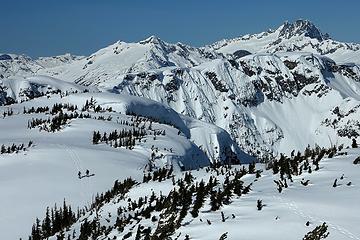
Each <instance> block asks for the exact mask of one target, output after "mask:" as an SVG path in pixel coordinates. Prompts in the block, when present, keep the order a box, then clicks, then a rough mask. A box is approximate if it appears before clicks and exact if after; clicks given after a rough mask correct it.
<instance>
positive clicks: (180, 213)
mask: <svg viewBox="0 0 360 240" xmlns="http://www.w3.org/2000/svg"><path fill="white" fill-rule="evenodd" d="M359 59H360V45H359V44H350V43H342V42H337V41H335V40H332V39H331V38H330V36H329V35H328V34H324V33H322V32H321V31H320V30H319V29H318V28H317V27H316V26H315V25H314V24H313V23H311V22H309V21H306V20H298V21H296V22H294V23H289V22H286V23H284V24H283V25H281V26H280V27H279V28H278V29H277V30H269V31H267V32H263V33H260V34H253V35H246V36H242V37H239V38H236V39H230V40H222V41H220V42H217V43H214V44H211V45H208V46H204V47H200V48H197V47H191V46H188V45H184V44H181V43H176V44H172V43H167V42H164V41H162V40H161V39H159V38H157V37H155V36H151V37H149V38H147V39H145V40H143V41H140V42H137V43H126V42H122V41H119V42H116V43H115V44H112V45H110V46H108V47H105V48H103V49H100V50H99V51H97V52H95V53H93V54H91V55H90V56H86V57H79V56H73V55H71V54H65V55H61V56H54V57H43V58H38V59H32V58H30V57H27V56H24V55H14V54H0V114H1V116H2V118H1V119H0V130H1V134H0V192H1V193H4V195H6V196H11V197H9V198H7V197H5V198H0V212H1V215H2V217H1V218H0V239H19V238H20V237H21V238H23V239H25V238H27V237H26V236H28V235H29V234H30V230H31V224H32V223H33V221H34V220H35V218H36V217H39V218H42V216H43V215H42V214H43V213H44V211H45V210H46V207H47V206H54V203H56V204H57V207H58V208H59V206H60V205H62V204H61V203H62V202H63V199H64V198H66V202H67V203H68V204H71V205H72V207H73V210H74V209H76V208H77V207H79V208H80V209H81V210H79V212H78V214H77V216H70V217H69V216H66V217H64V219H62V222H63V223H62V224H64V225H61V224H60V225H61V226H60V225H56V224H57V223H55V222H56V221H55V220H54V219H56V218H59V216H57V217H56V216H55V215H56V212H57V210H56V209H53V211H54V217H53V219H50V220H49V219H47V220H46V217H45V219H44V221H42V222H39V224H42V225H41V227H40V225H39V226H37V224H35V226H34V228H33V232H32V233H31V234H32V236H33V239H32V240H38V239H44V238H45V239H46V238H47V237H49V236H52V237H51V239H62V236H63V235H64V236H66V238H68V237H69V236H70V238H73V239H81V240H83V239H87V238H86V237H88V238H89V237H90V236H91V237H92V238H93V239H137V240H139V239H149V238H146V237H150V236H151V238H150V239H167V238H165V237H164V236H165V235H161V234H164V233H167V234H168V235H169V236H168V235H166V236H167V237H171V239H193V238H194V239H219V237H220V236H222V238H220V239H225V238H226V237H228V238H229V239H238V238H239V237H240V236H241V237H242V238H244V239H255V238H256V239H259V238H260V239H262V238H264V237H265V236H266V237H267V236H272V238H270V239H281V238H286V239H301V238H302V236H304V235H305V234H306V233H307V232H309V231H311V230H312V229H314V228H315V227H316V226H317V225H319V224H322V223H323V222H326V223H327V225H326V226H328V230H329V231H330V239H360V235H359V234H360V233H359V232H358V231H357V230H356V226H355V225H354V223H357V220H358V216H359V215H356V214H354V215H353V216H346V217H344V218H341V219H339V218H337V217H336V216H335V215H333V214H332V212H329V211H327V210H326V211H323V210H321V209H322V208H321V206H324V205H327V206H329V207H330V208H332V209H334V214H335V213H336V214H339V213H343V214H345V213H346V215H349V214H350V213H351V212H353V209H352V208H353V207H354V206H355V205H356V204H355V200H354V199H357V195H356V194H357V193H358V187H357V186H358V181H359V176H358V174H357V172H356V169H355V168H356V167H357V165H358V163H359V162H360V160H357V161H356V160H355V161H354V159H356V157H357V156H358V155H359V151H358V150H357V149H355V148H356V147H357V146H356V145H357V144H356V141H357V142H359V141H360V137H359V136H360V120H359V119H360V65H359V64H360V61H359ZM349 147H352V148H354V150H350V149H348V148H349ZM298 151H299V153H298V154H296V153H297V152H298ZM284 154H285V155H284ZM285 156H287V157H285ZM290 158H291V159H290ZM321 159H323V160H322V161H321V162H320V160H321ZM253 161H259V162H263V163H262V164H257V168H256V169H254V168H255V166H254V165H253V164H252V162H253ZM319 162H320V165H319ZM239 163H241V164H246V165H243V166H236V167H234V168H229V167H219V165H221V164H239ZM249 163H250V164H249ZM265 163H266V164H265ZM247 164H249V165H247ZM209 166H211V168H210V167H209ZM245 166H246V167H245ZM170 169H171V170H170ZM184 170H188V172H186V174H185V173H184ZM189 173H190V174H191V175H192V177H189V176H190V175H189ZM164 174H165V175H164ZM162 175H164V176H162ZM129 176H131V177H132V178H133V180H134V181H136V183H135V182H132V181H130V180H129V181H128V182H125V183H123V184H124V185H122V183H120V182H122V181H123V180H124V179H126V178H127V177H129ZM160 176H162V177H160ZM214 177H215V178H217V181H213V180H214ZM279 178H280V179H279ZM117 179H118V180H119V181H118V182H116V183H115V185H114V181H115V180H117ZM210 179H212V180H211V181H210ZM240 179H241V180H240ZM334 179H339V182H337V181H338V180H335V182H333V181H334ZM202 180H203V182H204V183H205V185H206V187H205V188H204V189H203V190H204V191H205V190H206V193H205V195H202V194H201V193H199V192H198V191H200V190H199V188H201V187H199V186H200V182H201V181H202ZM274 182H275V184H276V185H274ZM134 184H135V185H134ZM14 186H16V188H14ZM112 186H113V188H112V190H111V191H108V192H107V193H104V194H103V195H98V196H96V194H97V193H100V192H105V191H106V189H111V187H112ZM335 188H336V191H332V190H334V189H335ZM279 189H281V190H279ZM29 191H31V193H30V194H24V193H28V192H29ZM282 191H284V192H282ZM340 193H341V194H343V195H345V196H346V197H345V198H343V197H342V196H339V195H338V194H340ZM176 194H178V195H176ZM179 194H180V195H179ZM186 194H190V198H189V197H188V195H186ZM199 195H200V196H201V199H200V200H199V199H198V200H196V199H197V198H198V196H199ZM241 195H246V196H245V197H244V196H242V197H241ZM235 196H236V197H235ZM353 196H355V197H353ZM141 199H142V200H141ZM150 199H152V200H150ZM174 199H176V200H174ZM189 199H190V200H189ZM217 199H220V200H219V201H220V202H218V203H216V201H217ZM344 199H345V200H344ZM134 200H136V203H134V202H133V201H134ZM262 201H264V202H263V203H264V204H265V205H263V204H262ZM140 203H141V204H140ZM187 203H190V204H187ZM195 203H196V204H195ZM14 204H16V206H17V207H16V208H14V207H13V206H14ZM59 204H60V205H59ZM94 204H95V205H94ZM199 204H200V205H201V206H199ZM214 204H215V205H216V204H218V205H219V206H217V205H216V206H215V207H214V206H213V205H214ZM256 204H257V206H256ZM64 206H65V205H63V207H62V210H64V209H65V207H64ZM83 206H86V207H84V208H83ZM222 206H223V207H222ZM197 207H199V208H200V209H201V208H202V207H203V209H202V210H199V209H198V212H197V213H196V212H195V213H194V212H193V211H195V210H194V209H196V208H197ZM263 207H264V210H262V211H261V212H260V210H261V209H262V208H263ZM215 208H216V209H215ZM220 209H221V210H220ZM62 210H61V211H62ZM190 210H191V211H192V212H191V213H188V212H189V211H190ZM61 211H60V212H61ZM169 211H170V212H169ZM50 212H51V211H50V210H49V218H51V217H50V215H51V213H50ZM69 212H70V213H71V211H70V210H69ZM221 212H222V213H221ZM149 214H150V215H149ZM194 214H195V215H196V214H198V216H194ZM60 215H61V214H60ZM63 215H64V212H63ZM65 215H66V214H65ZM65 215H64V216H65ZM70 215H71V214H70ZM20 216H21V217H20ZM49 221H50V223H49ZM54 221H55V222H54ZM14 222H16V224H13V223H14ZM225 222H226V224H227V225H224V223H225ZM279 222H281V224H279ZM47 224H50V225H47ZM210 225H211V226H212V227H213V228H210ZM255 225H257V226H258V227H259V226H261V228H262V229H264V231H263V232H261V233H259V234H255V235H254V234H253V233H254V226H255ZM19 226H21V227H19ZM49 226H50V230H49V229H47V228H48V227H49ZM239 226H244V229H242V230H241V232H240V231H239V229H240V228H239ZM269 226H271V227H269ZM324 226H325V225H324ZM40 228H41V230H39V229H40ZM164 229H165V230H164ZM166 229H169V231H167V230H166ZM274 229H276V232H277V233H276V234H275V233H274ZM170 230H171V231H170ZM47 231H50V232H47ZM38 232H41V235H42V236H41V237H40V238H36V237H34V236H36V234H37V233H38ZM90 232H91V233H90ZM226 232H227V233H226ZM278 233H279V234H278ZM280 233H281V235H280ZM295 233H296V234H295ZM81 234H83V235H81ZM84 234H85V235H84ZM86 234H90V235H86ZM294 234H295V235H294ZM186 235H188V237H186ZM284 236H285V237H284ZM24 237H25V238H24ZM169 239H170V238H169Z"/></svg>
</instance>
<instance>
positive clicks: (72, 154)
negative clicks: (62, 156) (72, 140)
mask: <svg viewBox="0 0 360 240" xmlns="http://www.w3.org/2000/svg"><path fill="white" fill-rule="evenodd" d="M58 146H59V147H60V148H62V149H65V151H66V152H67V153H68V155H69V156H70V158H71V160H72V161H73V162H74V166H76V168H77V171H78V172H83V171H84V167H83V165H82V161H81V159H80V158H79V156H78V155H77V153H76V152H75V151H74V150H73V149H71V148H70V147H69V146H67V145H63V144H58ZM79 181H80V182H81V185H82V186H83V187H82V189H85V188H88V189H89V185H90V184H91V183H90V180H89V179H88V182H87V184H86V183H84V181H82V179H79ZM89 190H90V189H89ZM92 193H93V194H94V192H92ZM80 194H81V197H82V198H83V199H85V200H86V202H87V203H88V204H89V200H88V199H87V195H86V194H85V193H84V191H83V190H82V191H81V192H80Z"/></svg>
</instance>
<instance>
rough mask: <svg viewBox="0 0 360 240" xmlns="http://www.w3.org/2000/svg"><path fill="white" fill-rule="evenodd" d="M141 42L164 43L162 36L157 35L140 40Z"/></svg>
mask: <svg viewBox="0 0 360 240" xmlns="http://www.w3.org/2000/svg"><path fill="white" fill-rule="evenodd" d="M139 43H140V44H148V43H152V44H162V43H164V42H163V41H162V40H161V39H160V38H158V37H157V36H154V35H152V36H150V37H148V38H146V39H144V40H142V41H140V42H139Z"/></svg>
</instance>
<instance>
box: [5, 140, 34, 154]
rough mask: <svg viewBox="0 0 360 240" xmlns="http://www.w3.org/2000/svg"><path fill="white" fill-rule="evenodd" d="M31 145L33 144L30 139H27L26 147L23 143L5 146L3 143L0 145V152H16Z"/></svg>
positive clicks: (24, 149)
mask: <svg viewBox="0 0 360 240" xmlns="http://www.w3.org/2000/svg"><path fill="white" fill-rule="evenodd" d="M32 145H33V142H32V141H29V143H28V144H27V147H25V144H24V143H22V144H19V145H16V144H15V143H13V144H12V145H11V146H5V145H4V144H2V145H1V147H0V154H10V153H14V152H16V153H18V152H19V151H26V150H27V148H29V147H31V146H32Z"/></svg>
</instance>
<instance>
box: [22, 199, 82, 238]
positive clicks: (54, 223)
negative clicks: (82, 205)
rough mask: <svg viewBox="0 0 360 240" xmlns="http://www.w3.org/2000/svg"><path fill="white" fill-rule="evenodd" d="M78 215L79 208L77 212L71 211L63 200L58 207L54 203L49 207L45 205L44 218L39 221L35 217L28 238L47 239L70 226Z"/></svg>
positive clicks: (79, 214) (79, 213)
mask: <svg viewBox="0 0 360 240" xmlns="http://www.w3.org/2000/svg"><path fill="white" fill-rule="evenodd" d="M80 216H81V212H80V210H78V211H77V213H75V212H73V211H72V209H71V206H70V205H67V204H66V202H65V200H64V203H63V206H62V207H60V208H57V206H56V204H55V206H54V207H53V208H51V209H50V208H49V207H47V208H46V213H45V217H44V219H43V220H42V221H40V220H39V219H38V218H37V219H36V221H35V223H34V224H33V227H32V231H31V236H29V240H42V239H47V238H49V237H51V236H53V235H54V234H56V233H58V232H60V231H63V230H64V229H65V228H67V227H69V226H71V225H72V224H73V223H75V222H76V221H77V220H78V219H79V218H80Z"/></svg>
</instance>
